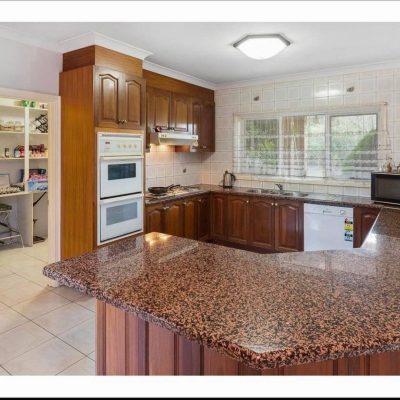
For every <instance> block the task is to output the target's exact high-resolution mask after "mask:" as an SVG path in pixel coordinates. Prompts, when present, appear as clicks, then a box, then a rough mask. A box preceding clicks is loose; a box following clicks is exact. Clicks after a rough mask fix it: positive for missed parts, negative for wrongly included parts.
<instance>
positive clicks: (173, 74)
mask: <svg viewBox="0 0 400 400" xmlns="http://www.w3.org/2000/svg"><path fill="white" fill-rule="evenodd" d="M143 69H146V70H148V71H152V72H156V73H157V74H161V75H165V76H169V77H170V78H175V79H178V80H180V81H184V82H187V83H191V84H193V85H197V86H201V87H204V88H207V89H211V90H215V88H216V85H215V83H213V82H209V81H205V80H203V79H200V78H196V77H195V76H192V75H188V74H185V73H183V72H179V71H176V70H174V69H171V68H167V67H163V66H162V65H159V64H155V63H152V62H150V61H147V60H144V61H143Z"/></svg>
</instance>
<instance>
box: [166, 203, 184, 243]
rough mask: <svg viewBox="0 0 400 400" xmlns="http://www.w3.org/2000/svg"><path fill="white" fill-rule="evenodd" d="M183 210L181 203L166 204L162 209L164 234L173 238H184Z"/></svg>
mask: <svg viewBox="0 0 400 400" xmlns="http://www.w3.org/2000/svg"><path fill="white" fill-rule="evenodd" d="M183 217H184V209H183V204H182V203H181V202H178V203H173V204H168V205H166V206H165V207H164V233H167V234H168V235H173V236H181V237H182V236H184V234H183V232H184V230H183V227H184V224H183Z"/></svg>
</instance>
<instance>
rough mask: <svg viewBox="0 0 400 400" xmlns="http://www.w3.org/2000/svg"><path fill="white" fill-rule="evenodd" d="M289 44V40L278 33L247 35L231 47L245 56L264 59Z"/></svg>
mask: <svg viewBox="0 0 400 400" xmlns="http://www.w3.org/2000/svg"><path fill="white" fill-rule="evenodd" d="M289 45H290V42H289V40H287V39H285V38H284V37H283V36H282V35H279V34H270V35H248V36H246V37H244V38H243V39H241V40H239V41H238V42H236V43H234V45H233V47H235V48H237V49H238V50H240V51H241V52H242V53H243V54H245V55H246V56H247V57H250V58H254V59H256V60H265V59H267V58H271V57H273V56H275V55H277V54H278V53H280V52H281V51H282V50H283V49H285V48H286V47H287V46H289Z"/></svg>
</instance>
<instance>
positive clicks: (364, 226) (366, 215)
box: [353, 207, 379, 247]
mask: <svg viewBox="0 0 400 400" xmlns="http://www.w3.org/2000/svg"><path fill="white" fill-rule="evenodd" d="M378 214H379V209H377V208H369V207H355V208H354V243H353V247H361V246H362V244H363V242H364V240H365V238H366V237H367V235H368V233H369V231H370V230H371V228H372V225H373V224H374V222H375V220H376V217H377V216H378Z"/></svg>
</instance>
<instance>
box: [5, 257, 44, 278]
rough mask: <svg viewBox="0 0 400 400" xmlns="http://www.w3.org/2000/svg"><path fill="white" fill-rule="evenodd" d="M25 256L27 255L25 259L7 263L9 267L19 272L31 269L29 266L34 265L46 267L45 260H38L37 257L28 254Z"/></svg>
mask: <svg viewBox="0 0 400 400" xmlns="http://www.w3.org/2000/svg"><path fill="white" fill-rule="evenodd" d="M24 257H27V258H26V259H25V260H24V261H19V262H16V263H10V264H9V265H7V268H8V269H10V270H11V271H13V272H15V273H16V274H18V273H21V272H24V271H27V270H29V268H32V267H44V266H45V265H46V262H45V261H42V260H38V259H37V258H34V257H30V256H26V255H24Z"/></svg>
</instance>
